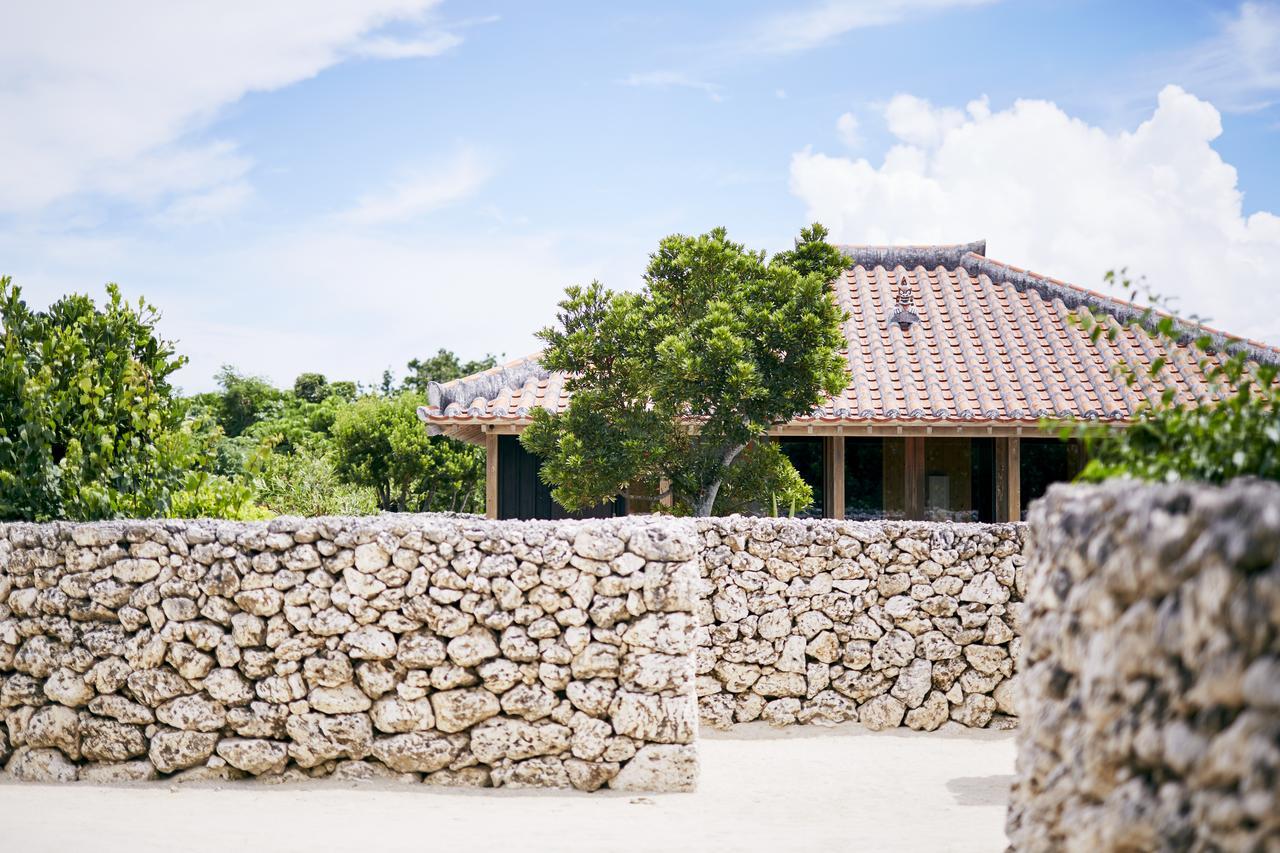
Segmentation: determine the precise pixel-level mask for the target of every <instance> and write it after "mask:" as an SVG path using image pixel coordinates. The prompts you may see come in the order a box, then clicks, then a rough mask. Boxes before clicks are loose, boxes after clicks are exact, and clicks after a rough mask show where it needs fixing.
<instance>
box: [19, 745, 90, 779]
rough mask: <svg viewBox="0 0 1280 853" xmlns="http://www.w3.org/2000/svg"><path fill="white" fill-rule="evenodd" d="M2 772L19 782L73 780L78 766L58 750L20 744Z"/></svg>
mask: <svg viewBox="0 0 1280 853" xmlns="http://www.w3.org/2000/svg"><path fill="white" fill-rule="evenodd" d="M4 772H5V773H6V774H8V775H9V776H10V777H11V778H13V779H17V780H18V781H20V782H74V781H75V780H76V776H77V775H78V768H77V767H76V765H75V764H72V763H71V761H70V760H69V759H68V758H67V757H66V756H65V755H63V754H62V753H61V752H60V751H59V750H56V749H32V748H31V747H29V746H20V747H18V748H17V749H15V750H14V751H13V755H12V756H10V758H9V762H8V763H7V764H6V765H5V767H4Z"/></svg>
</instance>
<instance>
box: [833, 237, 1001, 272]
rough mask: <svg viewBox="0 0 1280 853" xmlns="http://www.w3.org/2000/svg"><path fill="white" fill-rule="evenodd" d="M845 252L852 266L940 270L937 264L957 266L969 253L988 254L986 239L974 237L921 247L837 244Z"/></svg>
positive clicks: (940, 265)
mask: <svg viewBox="0 0 1280 853" xmlns="http://www.w3.org/2000/svg"><path fill="white" fill-rule="evenodd" d="M836 248H837V249H839V250H840V251H842V252H844V254H845V256H846V258H847V262H848V265H849V267H850V268H852V267H868V268H875V267H884V268H885V269H890V270H891V269H894V268H895V267H899V266H901V267H905V268H906V269H915V268H916V267H925V268H926V269H937V268H938V267H948V268H950V267H956V266H959V265H960V263H961V261H962V260H963V259H964V258H965V257H966V256H967V255H969V254H975V255H979V256H981V255H985V254H986V252H987V241H986V240H974V241H973V242H972V243H947V244H935V245H918V246H910V245H908V246H891V245H884V246H860V245H837V246H836Z"/></svg>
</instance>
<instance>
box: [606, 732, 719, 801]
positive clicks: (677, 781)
mask: <svg viewBox="0 0 1280 853" xmlns="http://www.w3.org/2000/svg"><path fill="white" fill-rule="evenodd" d="M697 780H698V753H697V750H696V749H694V748H693V747H692V746H685V745H675V744H672V745H661V744H652V745H650V746H646V747H642V748H641V749H640V750H639V751H638V752H637V753H636V755H635V757H634V758H632V759H631V760H630V761H628V762H627V763H626V764H625V765H623V767H622V769H621V770H620V771H618V774H617V775H616V776H614V777H613V779H612V780H611V781H610V782H609V787H610V788H612V789H614V790H616V791H692V790H693V789H694V787H695V786H696V785H697Z"/></svg>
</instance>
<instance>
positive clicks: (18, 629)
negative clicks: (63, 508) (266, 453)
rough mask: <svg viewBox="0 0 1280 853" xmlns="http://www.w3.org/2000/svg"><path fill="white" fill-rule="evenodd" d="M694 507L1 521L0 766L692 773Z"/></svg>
mask: <svg viewBox="0 0 1280 853" xmlns="http://www.w3.org/2000/svg"><path fill="white" fill-rule="evenodd" d="M696 544H697V536H696V533H695V532H694V530H693V527H692V525H690V524H689V523H687V522H671V521H664V522H644V521H640V520H636V519H621V520H615V521H593V522H493V521H486V520H483V519H477V518H474V517H442V516H383V517H377V518H368V519H342V518H328V519H312V520H306V521H303V520H299V519H279V520H276V521H273V522H271V523H269V524H243V523H226V522H204V521H154V522H125V523H114V522H113V523H96V524H68V523H53V524H44V525H34V524H6V525H0V763H4V764H5V770H6V773H7V774H8V775H9V776H10V777H11V778H16V779H21V780H36V781H68V780H72V779H76V778H79V779H83V780H99V781H111V780H134V779H147V778H155V777H156V776H157V775H161V774H163V775H169V774H176V775H178V776H180V777H184V778H190V777H195V778H229V777H240V776H245V775H254V776H259V775H260V776H265V777H270V778H276V779H285V780H287V779H299V778H306V777H312V776H322V775H328V774H333V775H335V776H338V777H341V778H368V777H371V776H378V777H382V776H395V777H397V778H400V779H403V780H406V781H413V780H419V779H422V780H425V781H426V782H429V783H436V784H446V785H476V786H485V785H495V786H499V785H501V786H507V787H528V786H554V787H567V786H570V785H572V786H573V787H576V788H581V789H586V790H593V789H596V788H599V787H601V786H604V785H608V786H610V787H613V788H620V789H631V790H681V789H689V788H691V787H692V786H693V784H694V781H695V777H696V772H697V765H696V755H695V752H694V746H693V740H694V737H695V735H696V729H697V710H696V700H695V697H694V694H693V684H694V676H693V658H692V651H693V641H694V624H693V615H692V613H693V609H694V603H695V601H694V598H695V595H696V585H697V570H696V568H695V564H694V562H691V561H693V560H696Z"/></svg>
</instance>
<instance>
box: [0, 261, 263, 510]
mask: <svg viewBox="0 0 1280 853" xmlns="http://www.w3.org/2000/svg"><path fill="white" fill-rule="evenodd" d="M157 320H158V314H157V313H156V311H155V309H154V308H153V307H152V306H150V305H148V304H147V303H146V302H144V301H141V300H139V301H138V302H137V303H136V304H131V303H129V302H126V301H125V299H124V298H123V297H122V296H121V294H120V290H119V288H117V287H116V286H115V285H107V301H106V304H105V305H104V306H103V307H102V308H99V307H98V306H97V305H95V304H94V302H93V300H92V299H90V298H89V297H88V296H82V295H72V296H66V297H63V298H62V299H59V300H58V301H57V302H55V303H53V304H52V305H51V306H50V307H49V309H48V310H47V311H33V310H31V309H30V308H29V307H28V306H27V304H26V303H25V302H24V301H23V300H22V292H21V289H20V288H18V287H16V286H14V285H13V284H12V282H11V280H10V279H9V278H0V325H2V327H3V329H2V332H3V337H0V341H2V342H3V346H0V518H9V519H31V520H36V521H43V520H48V519H58V518H64V519H72V520H89V519H97V518H111V517H116V516H126V515H127V516H149V515H162V514H171V513H174V512H181V511H182V510H183V509H204V508H206V507H208V508H209V509H210V510H211V511H212V512H218V513H221V514H226V515H238V514H239V513H240V512H241V511H242V509H244V505H245V502H246V498H247V493H246V491H245V490H244V489H243V488H240V487H237V486H236V484H234V483H231V482H229V481H225V480H223V479H220V478H217V477H216V475H213V474H211V473H208V471H207V462H208V460H209V455H210V453H211V450H212V448H211V443H210V440H209V438H210V436H209V435H208V434H207V433H206V432H205V431H203V430H202V429H201V426H202V425H201V424H197V423H195V422H192V421H189V420H188V419H187V418H186V406H185V405H184V403H183V401H182V400H180V399H179V398H178V396H177V393H176V391H175V389H174V387H173V385H172V384H171V383H170V377H171V376H172V374H173V373H174V371H176V370H177V369H178V368H180V367H181V366H182V365H183V363H184V361H185V360H184V359H183V358H182V357H181V356H179V355H177V354H176V353H175V351H174V347H173V345H172V344H171V343H170V342H168V341H166V340H164V339H163V338H161V337H159V335H158V334H157V333H156V328H155V326H156V321H157Z"/></svg>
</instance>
